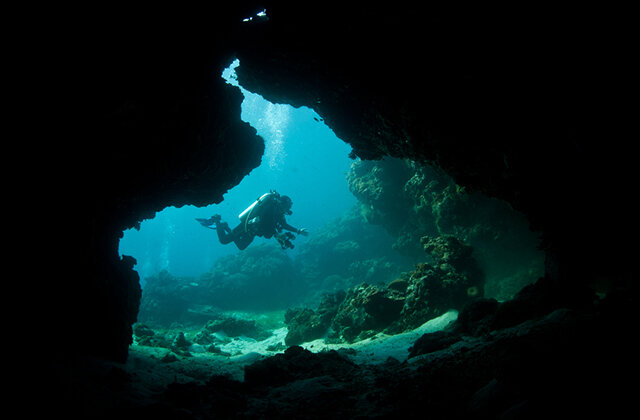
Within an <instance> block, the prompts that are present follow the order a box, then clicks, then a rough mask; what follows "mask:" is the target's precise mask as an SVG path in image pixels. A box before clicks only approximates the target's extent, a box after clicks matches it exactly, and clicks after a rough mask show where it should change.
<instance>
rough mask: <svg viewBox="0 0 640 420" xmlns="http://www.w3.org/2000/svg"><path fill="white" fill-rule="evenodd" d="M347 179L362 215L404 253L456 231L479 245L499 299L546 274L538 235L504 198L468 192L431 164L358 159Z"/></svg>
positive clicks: (490, 286) (418, 251)
mask: <svg viewBox="0 0 640 420" xmlns="http://www.w3.org/2000/svg"><path fill="white" fill-rule="evenodd" d="M347 180H348V182H349V188H350V189H351V191H352V192H353V194H354V195H355V196H356V197H357V198H358V200H359V201H360V203H361V206H360V212H361V214H362V216H363V218H364V219H365V220H367V221H368V222H369V223H373V224H379V225H381V226H383V227H384V228H385V229H386V230H387V231H388V232H389V233H390V234H391V235H392V237H393V238H394V243H393V248H394V249H395V250H397V251H399V252H402V253H404V254H406V255H409V256H413V257H414V258H421V256H422V255H423V254H422V245H421V238H422V237H424V236H443V235H451V236H455V237H456V238H458V239H460V240H461V241H463V242H465V243H468V244H470V245H471V246H472V247H473V248H474V252H475V258H476V259H477V260H478V263H479V264H480V265H481V267H482V269H483V271H484V272H485V275H486V277H487V283H488V284H487V286H486V288H487V290H488V291H489V292H490V294H491V295H492V296H495V297H498V298H499V299H508V298H510V297H511V296H513V294H515V293H516V292H517V291H518V290H520V289H521V288H522V287H523V286H525V285H526V284H528V283H531V282H533V281H535V280H537V279H538V278H539V277H540V276H542V274H543V272H542V262H543V254H542V253H541V252H540V251H539V250H538V249H537V247H538V242H539V241H538V238H537V237H536V235H535V234H534V233H533V232H531V230H530V229H529V227H528V224H527V222H526V220H525V219H524V217H523V216H522V215H520V214H518V213H517V212H515V211H514V210H513V209H512V208H511V207H510V206H508V205H507V204H506V203H504V202H501V201H499V200H496V199H489V198H487V197H486V196H484V195H481V194H477V193H469V192H467V191H466V189H465V188H462V187H460V186H458V185H457V184H456V183H455V182H454V181H453V180H452V179H451V178H450V177H448V176H446V175H445V174H443V173H441V172H440V171H437V170H436V169H434V168H433V167H431V166H429V165H424V164H419V163H417V162H413V161H410V160H401V159H392V158H384V159H382V160H380V161H356V162H354V163H353V164H352V166H351V171H350V172H349V174H348V176H347Z"/></svg>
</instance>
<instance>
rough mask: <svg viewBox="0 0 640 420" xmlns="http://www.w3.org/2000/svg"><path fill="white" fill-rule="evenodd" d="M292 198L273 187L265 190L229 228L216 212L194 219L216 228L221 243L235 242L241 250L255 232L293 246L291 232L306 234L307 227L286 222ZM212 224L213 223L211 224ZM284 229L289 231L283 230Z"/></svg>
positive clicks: (281, 243) (288, 246) (284, 247)
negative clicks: (270, 189) (237, 223)
mask: <svg viewBox="0 0 640 420" xmlns="http://www.w3.org/2000/svg"><path fill="white" fill-rule="evenodd" d="M292 204H293V202H292V201H291V199H290V198H289V197H287V196H286V195H280V194H278V193H277V192H275V191H271V192H268V193H266V194H264V195H262V197H260V198H258V199H257V200H256V201H255V202H254V203H253V204H251V205H250V206H249V207H247V209H246V210H245V211H243V212H242V213H240V215H239V216H238V218H239V219H240V224H239V225H238V226H236V227H235V228H233V230H232V229H230V228H229V225H228V224H227V223H226V222H223V221H222V220H221V216H220V215H219V214H216V215H213V216H211V217H210V218H209V219H196V220H197V221H198V222H200V224H201V225H202V226H204V227H206V228H209V229H215V230H216V231H217V232H218V239H219V240H220V243H221V244H223V245H226V244H228V243H231V242H234V243H235V244H236V246H237V247H238V249H240V250H243V249H245V248H246V247H248V246H249V244H250V243H251V242H252V241H253V238H255V237H256V236H262V237H264V238H267V239H268V238H271V237H275V238H276V240H277V241H278V242H279V243H280V246H281V247H282V249H287V248H293V243H292V242H291V241H292V240H294V239H295V238H296V237H295V236H294V235H293V233H291V232H295V233H297V234H299V235H304V236H306V235H308V232H307V230H306V229H296V228H294V227H293V226H291V225H290V224H288V223H287V221H286V220H285V218H284V216H285V214H286V215H290V214H291V213H292V212H291V206H292ZM212 225H215V227H211V226H212ZM283 230H287V231H288V232H283Z"/></svg>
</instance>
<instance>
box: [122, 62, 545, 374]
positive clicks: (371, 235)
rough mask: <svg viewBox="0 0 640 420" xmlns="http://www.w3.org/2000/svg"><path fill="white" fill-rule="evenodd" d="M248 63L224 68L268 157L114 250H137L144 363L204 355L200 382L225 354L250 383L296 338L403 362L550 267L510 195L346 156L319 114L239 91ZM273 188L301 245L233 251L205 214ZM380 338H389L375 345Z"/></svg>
mask: <svg viewBox="0 0 640 420" xmlns="http://www.w3.org/2000/svg"><path fill="white" fill-rule="evenodd" d="M239 65H240V63H239V61H238V60H235V61H234V62H233V63H231V65H230V66H229V67H228V68H227V69H226V70H225V71H224V72H223V74H222V77H223V78H224V79H225V81H226V82H227V83H228V84H230V85H232V86H235V87H236V88H238V89H240V90H241V91H242V94H243V95H244V101H243V104H242V115H241V118H242V120H243V121H245V122H247V123H249V124H251V125H252V126H253V127H254V128H255V129H256V130H257V132H258V134H259V135H260V136H261V137H262V138H263V139H264V143H265V149H264V154H263V156H262V162H261V164H260V166H259V167H257V168H255V169H254V170H253V171H252V172H251V173H250V174H249V175H247V176H246V177H245V178H244V179H243V180H242V181H241V182H240V184H238V185H237V186H236V187H235V188H233V189H231V190H229V191H228V192H227V193H226V194H225V196H224V201H223V202H222V203H220V204H215V205H210V206H206V207H195V206H184V207H181V208H175V207H170V208H167V209H165V210H163V211H161V212H159V213H158V214H157V215H156V217H155V218H154V219H152V220H148V221H145V222H143V223H142V224H141V227H140V229H139V230H129V231H126V232H124V235H123V238H122V240H121V242H120V254H121V255H132V256H134V257H135V258H136V260H137V266H136V270H137V271H138V273H139V275H140V278H141V284H142V285H143V293H142V300H141V305H140V311H139V314H138V323H137V324H136V325H134V328H133V332H134V343H133V345H132V347H131V350H130V352H132V353H133V359H134V360H139V359H140V358H145V357H152V358H153V359H154V360H158V359H159V360H165V359H167V358H168V359H169V360H179V359H184V358H187V357H189V358H191V357H193V356H194V355H198V356H199V358H196V359H190V360H191V362H193V360H198V363H196V365H197V368H194V372H199V373H197V374H194V375H195V376H198V375H203V372H205V373H206V372H210V371H211V369H213V367H212V366H214V365H216V364H217V365H220V360H219V357H220V356H223V357H225V358H226V359H225V360H226V363H222V365H224V366H225V369H228V370H229V371H228V372H227V373H230V374H231V375H232V376H234V377H237V378H238V379H242V374H241V373H240V372H239V369H240V367H241V366H244V365H245V364H247V363H249V362H252V361H253V360H254V359H253V358H252V357H254V356H255V355H272V354H277V353H278V352H281V351H282V350H284V349H285V348H287V347H288V346H291V345H302V346H304V347H306V348H309V349H312V350H313V349H315V350H320V349H328V348H341V347H343V346H359V345H362V344H361V343H365V344H364V345H365V346H368V347H366V348H368V351H369V353H368V354H370V355H375V356H374V358H376V359H377V360H378V361H381V360H384V359H386V358H387V357H388V356H390V355H394V357H399V358H402V357H406V355H405V354H404V353H405V352H406V350H407V348H408V347H409V346H410V345H411V342H412V340H415V339H416V338H417V337H418V335H419V334H422V333H424V332H425V331H431V330H439V329H442V328H444V327H446V326H447V325H449V324H450V323H451V322H452V321H453V320H455V318H456V316H457V315H456V314H457V310H460V309H461V308H462V306H464V305H465V303H467V302H469V301H472V300H474V299H476V298H479V297H483V296H484V297H490V298H495V299H498V300H499V301H504V300H507V299H510V298H511V297H512V296H513V295H515V294H516V293H517V292H518V291H519V290H520V289H521V288H522V287H523V286H525V285H527V284H530V283H532V282H534V281H535V280H537V279H538V278H539V277H541V276H542V275H543V256H542V253H541V252H540V251H539V250H538V249H537V245H538V238H537V236H536V235H535V234H533V233H532V232H531V231H530V230H529V229H528V224H527V222H526V220H525V218H524V217H523V216H522V215H520V214H518V213H516V212H515V211H513V210H512V209H511V207H509V206H508V205H506V204H505V203H504V202H502V201H500V200H494V199H489V198H487V197H485V196H483V195H482V194H479V193H475V194H474V193H468V192H467V191H465V189H464V188H461V187H460V186H458V185H456V184H455V182H453V180H452V179H451V178H450V177H448V176H447V175H446V174H444V173H442V172H441V171H439V170H437V169H435V168H433V167H431V166H429V165H427V164H421V163H417V162H414V161H411V160H405V159H397V158H391V157H387V158H383V159H381V160H378V161H368V160H360V159H358V158H356V159H355V160H354V159H352V158H350V157H349V155H350V148H349V145H348V144H347V143H345V142H343V141H342V140H340V139H339V138H337V137H336V136H335V134H334V133H333V131H332V130H331V129H330V128H329V127H328V126H327V125H325V124H324V121H323V119H322V117H321V116H319V115H318V114H317V113H316V112H315V111H313V110H311V109H309V108H304V107H301V108H294V107H292V106H290V105H287V104H274V103H270V102H268V101H266V100H265V99H264V98H262V97H261V96H260V95H258V94H255V93H252V92H249V91H247V90H245V89H244V88H242V86H240V84H239V83H238V80H237V77H236V75H235V68H237V66H239ZM271 190H276V191H278V192H279V193H281V194H283V195H287V196H290V197H291V199H292V201H293V206H292V210H293V214H292V215H290V216H288V217H287V222H288V223H290V224H292V225H294V226H295V227H296V228H305V229H308V232H309V235H308V236H304V235H297V237H296V238H295V241H294V242H293V243H294V244H295V247H294V248H292V249H285V247H283V246H282V243H278V242H277V241H274V240H273V239H266V238H260V237H257V238H255V240H254V241H253V242H252V243H251V244H250V245H249V247H248V248H246V249H244V250H239V249H237V248H236V246H235V245H234V244H233V243H230V244H227V245H223V244H221V243H219V242H218V238H217V232H214V231H213V230H211V229H206V228H204V227H206V226H204V227H203V226H202V225H201V224H199V223H198V222H197V220H196V219H206V218H208V217H210V216H212V215H213V214H219V215H220V216H221V218H222V220H223V221H227V222H228V223H229V225H230V227H231V228H233V227H234V226H235V225H236V223H239V222H238V220H239V219H238V217H239V216H238V215H239V214H240V213H241V212H242V211H243V210H244V209H245V208H246V207H247V206H249V205H250V204H251V203H253V202H254V201H255V200H256V199H258V198H259V197H260V196H261V195H262V194H264V193H266V192H269V191H271ZM209 227H211V226H209ZM452 284H454V285H455V287H454V288H456V289H459V290H457V291H456V292H454V293H452V292H451V289H452V288H451V285H452ZM437 299H441V301H436V300H437ZM358 306H362V307H360V308H358ZM358 314H359V315H358ZM383 336H384V337H394V340H393V343H394V344H393V345H387V344H385V345H381V346H379V347H378V346H377V345H375V344H374V345H372V344H371V340H372V339H376V338H379V337H383ZM380 341H384V340H379V342H380ZM248 355H254V356H248ZM191 362H190V363H191ZM218 368H219V366H218ZM159 369H161V370H163V371H164V372H165V374H166V376H167V377H168V378H170V377H173V376H172V375H174V376H175V374H176V372H175V370H173V369H167V366H164V365H163V366H161V368H159ZM194 375H191V376H189V375H186V376H184V378H183V379H184V380H185V381H189V380H193V379H194V378H193V376H194Z"/></svg>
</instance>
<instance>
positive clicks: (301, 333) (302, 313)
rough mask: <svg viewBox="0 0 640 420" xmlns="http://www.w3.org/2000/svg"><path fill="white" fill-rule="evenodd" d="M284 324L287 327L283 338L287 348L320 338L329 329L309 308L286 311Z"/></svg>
mask: <svg viewBox="0 0 640 420" xmlns="http://www.w3.org/2000/svg"><path fill="white" fill-rule="evenodd" d="M284 322H285V323H286V324H287V327H288V332H287V335H286V337H285V338H284V343H285V344H286V345H287V346H293V345H298V344H302V343H305V342H307V341H312V340H315V339H316V338H321V337H322V336H323V335H324V334H326V332H327V330H328V329H329V324H326V323H323V322H322V319H321V317H320V316H319V315H318V314H316V313H315V311H313V310H312V309H309V308H295V309H288V310H287V312H286V313H285V315H284Z"/></svg>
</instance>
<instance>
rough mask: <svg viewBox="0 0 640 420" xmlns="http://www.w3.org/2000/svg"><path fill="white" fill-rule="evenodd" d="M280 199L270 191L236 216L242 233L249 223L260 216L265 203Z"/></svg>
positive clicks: (275, 193) (278, 195)
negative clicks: (241, 227)
mask: <svg viewBox="0 0 640 420" xmlns="http://www.w3.org/2000/svg"><path fill="white" fill-rule="evenodd" d="M278 197H280V194H278V193H277V192H275V191H270V192H268V193H266V194H263V195H262V196H261V197H260V198H258V199H257V200H256V201H254V202H253V204H251V205H250V206H249V207H247V208H246V209H245V210H244V211H243V212H242V213H240V214H239V215H238V218H239V219H240V222H241V223H242V225H243V226H244V231H245V232H246V231H247V228H248V225H249V221H250V220H251V219H253V218H254V217H258V216H260V210H261V209H262V207H263V206H264V204H265V203H268V202H270V201H272V200H277V199H278Z"/></svg>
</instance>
